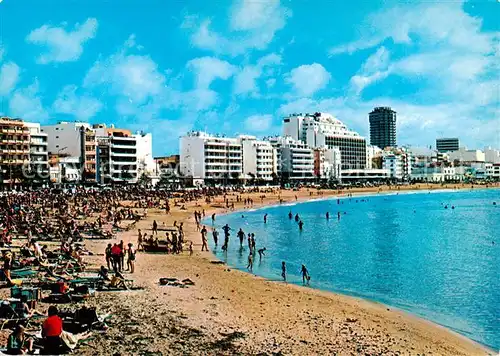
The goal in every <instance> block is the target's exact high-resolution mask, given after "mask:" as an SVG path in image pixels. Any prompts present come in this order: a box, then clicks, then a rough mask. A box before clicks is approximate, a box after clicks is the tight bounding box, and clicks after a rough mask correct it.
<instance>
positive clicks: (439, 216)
mask: <svg viewBox="0 0 500 356" xmlns="http://www.w3.org/2000/svg"><path fill="white" fill-rule="evenodd" d="M362 200H364V201H362ZM495 201H496V204H497V205H494V204H493V202H495ZM446 205H448V209H445V206H446ZM452 206H454V207H455V209H452ZM290 210H291V211H292V212H293V214H296V213H298V214H299V215H300V218H301V219H302V221H303V222H304V229H303V231H302V232H300V231H299V228H298V226H297V223H296V222H295V220H293V219H292V220H290V219H289V218H288V213H289V211H290ZM327 211H329V212H330V220H329V221H327V220H326V218H325V213H326V212H327ZM338 211H340V212H341V217H340V220H338V218H337V212H338ZM344 212H345V214H344ZM265 213H267V214H268V222H267V224H264V221H263V216H264V214H265ZM242 214H243V216H244V217H242ZM210 223H211V222H208V220H207V224H210ZM225 223H228V224H229V226H230V227H231V228H232V229H233V231H232V232H231V237H230V242H229V249H228V251H227V253H226V252H223V251H221V248H220V246H221V245H222V242H223V240H224V237H223V236H224V233H223V232H222V230H220V229H219V232H220V236H219V247H215V246H214V242H213V240H212V238H211V236H210V239H209V240H210V244H211V249H212V250H214V252H215V254H216V255H217V256H218V258H220V259H221V260H224V261H226V262H227V263H228V264H229V265H230V266H233V267H234V268H237V269H241V270H245V271H246V266H247V261H248V252H249V250H248V247H247V241H246V239H245V241H244V244H243V246H244V247H243V249H240V247H239V240H238V238H237V236H236V233H237V230H238V229H239V228H240V227H241V228H243V230H244V232H245V233H247V234H248V233H250V232H252V233H254V234H255V238H256V245H257V249H259V248H261V247H266V249H267V251H266V256H264V257H263V258H262V260H261V261H259V257H258V254H257V255H256V256H255V263H254V268H253V273H255V274H257V275H259V276H262V277H265V278H268V279H271V280H281V276H280V275H281V261H286V264H287V273H288V276H287V279H288V281H289V282H291V283H297V284H302V278H301V275H300V266H301V264H305V265H306V266H307V268H308V270H309V272H310V275H311V282H310V287H312V288H318V289H323V290H329V291H333V292H340V293H344V294H348V295H354V296H358V297H363V298H366V299H371V300H375V301H378V302H382V303H385V304H387V305H391V306H395V307H398V308H401V309H403V310H407V311H409V312H411V313H414V314H416V315H419V316H421V317H424V318H426V319H429V320H432V321H434V322H436V323H439V324H441V325H444V326H446V327H449V328H451V329H453V330H455V331H457V332H459V333H461V334H463V335H465V336H467V337H469V338H471V339H474V340H476V341H478V342H480V343H482V344H484V345H487V346H489V347H492V348H493V349H495V350H498V349H500V238H499V236H500V234H499V231H500V190H498V189H495V190H475V191H461V192H449V191H448V192H432V193H428V192H425V193H415V194H400V195H376V196H371V197H364V198H361V197H353V198H350V199H349V198H345V199H340V200H339V201H338V200H337V199H328V200H319V201H312V202H307V203H299V204H294V205H281V206H275V207H269V208H264V209H258V210H253V211H250V210H249V211H244V212H240V213H234V214H230V215H223V216H218V217H217V219H216V224H215V225H216V227H218V228H220V227H221V226H223V225H224V224H225Z"/></svg>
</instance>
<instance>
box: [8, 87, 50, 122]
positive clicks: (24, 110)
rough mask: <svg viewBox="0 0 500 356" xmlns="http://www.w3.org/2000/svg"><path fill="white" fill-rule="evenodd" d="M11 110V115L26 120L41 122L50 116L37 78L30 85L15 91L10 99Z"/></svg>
mask: <svg viewBox="0 0 500 356" xmlns="http://www.w3.org/2000/svg"><path fill="white" fill-rule="evenodd" d="M9 111H10V115H11V116H13V117H20V118H22V119H23V120H26V121H36V122H40V121H45V120H47V119H48V118H49V113H48V112H47V110H45V108H44V107H43V104H42V99H41V98H40V96H39V84H38V81H36V80H35V81H34V82H33V84H31V85H30V86H28V87H26V88H22V89H18V90H16V91H14V93H13V94H12V97H11V98H10V101H9Z"/></svg>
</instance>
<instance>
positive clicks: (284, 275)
mask: <svg viewBox="0 0 500 356" xmlns="http://www.w3.org/2000/svg"><path fill="white" fill-rule="evenodd" d="M281 277H283V282H286V264H285V261H283V262H281Z"/></svg>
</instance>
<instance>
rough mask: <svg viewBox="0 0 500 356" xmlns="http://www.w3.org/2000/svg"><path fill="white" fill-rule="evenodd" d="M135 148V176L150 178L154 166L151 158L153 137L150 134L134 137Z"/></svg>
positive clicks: (140, 134) (138, 134)
mask: <svg viewBox="0 0 500 356" xmlns="http://www.w3.org/2000/svg"><path fill="white" fill-rule="evenodd" d="M134 137H135V139H136V146H137V174H138V175H139V177H141V176H142V175H143V174H146V175H148V176H151V175H152V174H154V173H155V169H156V165H155V161H154V158H153V136H152V135H151V134H150V133H142V132H140V133H137V134H135V135H134Z"/></svg>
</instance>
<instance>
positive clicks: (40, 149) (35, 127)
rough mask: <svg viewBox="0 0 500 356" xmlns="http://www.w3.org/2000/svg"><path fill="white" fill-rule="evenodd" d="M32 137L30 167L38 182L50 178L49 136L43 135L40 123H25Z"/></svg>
mask: <svg viewBox="0 0 500 356" xmlns="http://www.w3.org/2000/svg"><path fill="white" fill-rule="evenodd" d="M24 126H25V127H27V128H28V129H29V135H30V165H31V170H32V171H34V173H35V179H36V180H44V179H48V178H49V156H48V149H47V147H48V142H47V141H48V140H47V137H48V135H47V134H46V133H43V132H42V131H41V128H40V124H39V123H34V122H25V123H24Z"/></svg>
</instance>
